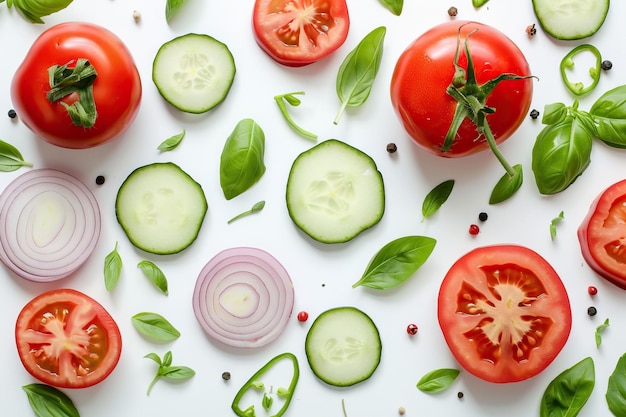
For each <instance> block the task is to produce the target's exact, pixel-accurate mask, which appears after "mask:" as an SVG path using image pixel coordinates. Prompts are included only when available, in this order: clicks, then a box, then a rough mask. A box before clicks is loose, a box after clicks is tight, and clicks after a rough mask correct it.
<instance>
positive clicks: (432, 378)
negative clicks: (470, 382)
mask: <svg viewBox="0 0 626 417" xmlns="http://www.w3.org/2000/svg"><path fill="white" fill-rule="evenodd" d="M459 373H460V372H459V370H458V369H450V368H442V369H435V370H434V371H430V372H428V373H426V375H424V376H423V377H421V378H420V380H419V381H418V382H417V389H419V390H420V391H422V392H428V393H435V392H441V391H444V390H446V389H447V388H449V387H450V385H452V383H453V382H454V380H455V379H456V377H457V376H459Z"/></svg>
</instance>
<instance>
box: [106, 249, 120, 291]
mask: <svg viewBox="0 0 626 417" xmlns="http://www.w3.org/2000/svg"><path fill="white" fill-rule="evenodd" d="M121 274H122V257H121V256H120V254H119V252H118V251H117V242H115V248H113V250H112V251H111V252H110V253H109V254H108V255H107V256H106V257H105V258H104V287H105V288H106V290H107V291H111V290H112V289H113V288H115V286H116V285H117V282H118V281H119V280H120V275H121Z"/></svg>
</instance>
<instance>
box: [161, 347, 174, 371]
mask: <svg viewBox="0 0 626 417" xmlns="http://www.w3.org/2000/svg"><path fill="white" fill-rule="evenodd" d="M171 364H172V351H171V350H168V351H167V352H165V355H163V363H161V369H163V368H167V367H168V366H170V365H171Z"/></svg>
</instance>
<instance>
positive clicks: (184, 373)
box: [144, 351, 196, 395]
mask: <svg viewBox="0 0 626 417" xmlns="http://www.w3.org/2000/svg"><path fill="white" fill-rule="evenodd" d="M144 358H146V359H152V360H153V361H154V362H156V364H157V365H159V368H158V369H157V373H156V375H155V376H154V378H153V379H152V381H150V385H148V390H147V392H146V393H147V395H150V391H152V387H153V386H154V384H155V383H156V382H157V381H158V380H159V379H161V378H163V379H165V380H169V381H182V380H186V379H189V378H191V377H193V376H194V375H195V374H196V372H195V371H194V370H193V369H191V368H189V367H188V366H174V365H172V351H167V352H166V353H165V355H163V360H161V358H160V357H159V355H157V354H156V353H148V354H147V355H146V356H144Z"/></svg>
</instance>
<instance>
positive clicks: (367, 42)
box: [333, 26, 387, 124]
mask: <svg viewBox="0 0 626 417" xmlns="http://www.w3.org/2000/svg"><path fill="white" fill-rule="evenodd" d="M386 32H387V28H385V27H384V26H381V27H378V28H376V29H374V30H373V31H371V32H370V33H369V34H367V35H366V36H365V37H364V38H363V39H362V40H361V42H359V44H358V45H357V46H356V48H355V49H353V50H352V51H351V52H350V53H349V54H348V55H347V56H346V58H345V59H344V61H343V63H342V64H341V66H340V67H339V73H338V74H337V83H336V89H337V96H338V97H339V101H341V106H340V108H339V112H338V113H337V116H336V117H335V120H334V121H333V123H334V124H338V123H339V120H340V119H341V116H342V114H343V112H344V110H345V109H346V107H357V106H360V105H362V104H363V103H365V101H366V100H367V98H368V97H369V95H370V92H371V90H372V86H373V84H374V80H375V79H376V75H377V74H378V69H379V67H380V61H381V59H382V56H383V42H384V39H385V34H386Z"/></svg>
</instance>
